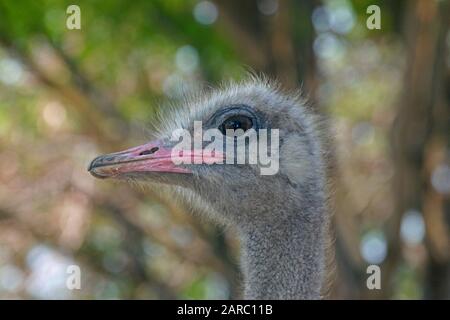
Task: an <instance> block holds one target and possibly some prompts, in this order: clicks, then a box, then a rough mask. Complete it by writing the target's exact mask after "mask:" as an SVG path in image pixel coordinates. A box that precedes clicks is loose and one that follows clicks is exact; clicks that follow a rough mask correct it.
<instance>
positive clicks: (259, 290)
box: [239, 214, 325, 299]
mask: <svg viewBox="0 0 450 320" xmlns="http://www.w3.org/2000/svg"><path fill="white" fill-rule="evenodd" d="M239 232H240V236H241V246H242V249H241V250H242V257H241V264H242V269H243V273H244V278H245V279H244V280H245V298H246V299H319V298H320V291H321V285H322V282H323V274H324V255H325V254H324V251H325V250H324V240H323V221H321V219H315V221H307V220H305V217H302V216H301V215H299V214H291V215H288V217H286V219H283V220H281V221H279V220H278V221H275V220H274V221H273V223H271V224H270V225H269V224H264V225H257V224H255V225H252V226H251V227H247V228H245V229H241V230H240V231H239Z"/></svg>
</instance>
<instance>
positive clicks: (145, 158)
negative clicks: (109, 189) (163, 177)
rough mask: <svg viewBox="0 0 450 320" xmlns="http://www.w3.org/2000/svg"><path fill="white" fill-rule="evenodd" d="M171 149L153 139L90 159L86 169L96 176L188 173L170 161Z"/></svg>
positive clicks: (112, 176) (188, 171)
mask: <svg viewBox="0 0 450 320" xmlns="http://www.w3.org/2000/svg"><path fill="white" fill-rule="evenodd" d="M171 154H172V149H171V148H167V147H164V146H163V145H162V143H161V142H159V141H155V142H150V143H146V144H143V145H141V146H138V147H134V148H131V149H127V150H125V151H121V152H115V153H110V154H106V155H102V156H99V157H97V158H95V159H94V160H92V162H91V164H90V165H89V168H88V171H89V172H90V173H91V174H92V175H93V176H94V177H96V178H114V177H117V176H119V175H122V174H126V173H136V172H173V173H190V172H191V171H190V170H188V169H186V168H182V167H179V166H177V165H175V164H174V162H173V161H172V156H171Z"/></svg>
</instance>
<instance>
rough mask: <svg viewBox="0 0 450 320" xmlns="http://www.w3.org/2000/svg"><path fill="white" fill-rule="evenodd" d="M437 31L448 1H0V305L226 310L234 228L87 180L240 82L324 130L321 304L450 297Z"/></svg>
mask: <svg viewBox="0 0 450 320" xmlns="http://www.w3.org/2000/svg"><path fill="white" fill-rule="evenodd" d="M70 4H77V5H79V6H80V9H81V30H68V29H67V28H66V18H67V16H68V15H67V14H66V9H67V7H68V6H69V5H70ZM373 4H376V5H378V6H379V7H380V9H381V30H369V29H368V28H367V27H366V20H367V18H368V17H369V15H368V14H367V13H366V9H367V7H368V6H369V5H373ZM449 22H450V3H449V1H448V0H441V1H436V0H398V1H388V0H385V1H381V0H359V1H358V0H353V1H350V0H323V1H320V0H309V1H300V0H297V1H295V0H286V1H285V0H244V1H241V0H220V1H219V0H217V1H195V0H153V1H143V0H136V1H50V0H43V1H31V0H30V1H8V0H1V1H0V298H50V299H56V298H58V299H66V298H67V299H74V298H80V299H109V298H151V299H159V298H188V299H199V298H202V299H203V298H211V299H215V298H237V297H240V287H239V281H238V279H239V277H240V275H239V270H238V265H237V262H236V261H237V254H238V252H237V251H238V243H237V242H236V240H235V235H234V234H233V231H232V230H227V231H224V230H222V229H220V228H218V227H216V226H213V225H211V224H208V223H204V222H203V221H201V220H199V219H197V218H196V217H195V215H190V214H187V213H186V212H184V209H183V208H182V207H181V206H180V205H177V204H176V203H173V202H172V201H170V200H167V199H165V198H164V197H161V196H159V195H158V193H157V192H155V191H154V190H151V189H148V190H141V189H138V188H133V187H132V186H129V185H127V184H125V183H114V182H112V181H99V180H96V179H94V178H92V177H91V176H90V175H89V174H88V173H87V171H86V168H87V165H88V163H89V161H90V160H91V159H92V158H93V157H94V156H96V155H98V154H102V153H107V152H112V151H117V150H121V149H123V148H126V147H130V146H133V145H136V144H137V143H141V142H144V141H145V140H146V136H147V134H146V130H147V123H148V122H149V121H150V120H151V119H152V118H153V117H154V114H155V110H157V109H158V108H161V106H163V105H164V103H163V102H164V101H167V100H168V99H170V100H172V101H177V99H179V97H180V92H182V91H183V90H186V89H188V90H190V89H195V88H196V87H199V86H202V85H217V84H219V83H220V82H221V81H222V80H228V79H237V80H238V79H242V78H244V77H245V75H246V73H247V72H248V71H249V70H253V71H256V72H264V73H266V74H268V75H270V76H272V77H274V78H277V79H279V81H280V82H282V84H283V85H284V87H286V88H295V87H297V88H299V87H301V88H303V92H304V95H305V96H306V97H308V99H309V101H310V103H311V105H312V106H313V107H314V108H315V109H316V110H317V112H319V113H322V114H325V115H326V116H327V117H329V119H330V124H331V126H330V136H331V137H332V142H331V143H330V148H331V154H332V157H331V163H330V168H331V169H330V172H331V174H330V178H331V179H332V181H333V185H334V192H333V195H332V206H333V208H334V212H335V214H334V218H333V220H334V225H335V227H334V229H335V230H334V232H335V238H336V241H335V244H336V254H335V255H336V267H337V268H336V271H335V275H334V277H335V281H334V286H333V289H332V290H331V294H330V297H331V298H343V299H347V298H352V299H355V298H364V299H378V298H387V299H405V298H407V299H421V298H429V299H430V298H431V299H434V298H439V299H442V298H447V299H448V298H450V240H449V239H450V233H449V230H450V206H449V194H450V167H449V155H450V149H449V148H450V145H449V138H450V132H449V130H450V125H449V120H450V108H449V106H450V33H449ZM180 88H182V89H180ZM72 264H76V265H79V266H80V268H81V271H82V282H81V285H82V287H81V290H72V291H71V290H68V289H67V288H66V286H65V283H66V279H67V276H68V274H67V273H66V268H67V266H68V265H72ZM370 264H378V265H380V266H381V271H382V288H381V290H368V289H367V287H366V278H367V276H368V275H367V274H366V268H367V266H368V265H370Z"/></svg>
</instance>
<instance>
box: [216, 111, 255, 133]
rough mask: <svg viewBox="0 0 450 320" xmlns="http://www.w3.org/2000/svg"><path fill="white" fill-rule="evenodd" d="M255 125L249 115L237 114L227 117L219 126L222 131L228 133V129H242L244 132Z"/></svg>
mask: <svg viewBox="0 0 450 320" xmlns="http://www.w3.org/2000/svg"><path fill="white" fill-rule="evenodd" d="M251 127H253V121H252V119H250V118H249V117H247V116H242V115H237V116H232V117H229V118H228V119H226V120H225V121H224V122H222V124H221V125H220V126H219V130H220V132H222V134H224V135H226V130H238V129H242V130H243V131H244V132H245V131H247V130H248V129H250V128H251Z"/></svg>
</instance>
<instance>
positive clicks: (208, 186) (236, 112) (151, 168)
mask: <svg viewBox="0 0 450 320" xmlns="http://www.w3.org/2000/svg"><path fill="white" fill-rule="evenodd" d="M194 121H201V123H202V129H203V131H206V130H208V129H217V130H218V134H219V135H221V134H223V135H224V141H226V139H230V138H231V139H236V136H231V137H230V136H228V131H226V129H241V130H242V131H239V132H241V133H242V132H244V134H245V132H247V130H250V129H253V130H254V132H255V134H256V135H257V136H258V133H259V132H260V131H261V129H267V130H273V129H278V133H279V151H278V150H277V152H278V153H277V155H279V156H278V159H279V167H278V168H277V169H278V171H277V172H276V173H275V174H269V175H264V174H261V169H262V164H260V163H259V162H258V163H256V164H207V163H204V162H203V163H192V164H186V163H182V164H175V163H174V162H173V161H172V159H171V153H172V150H173V148H175V146H176V145H177V144H178V143H179V141H178V140H177V141H173V140H174V139H173V136H172V134H173V132H174V131H175V130H177V129H184V130H186V131H187V132H189V133H190V134H191V136H194V134H195V132H194V131H195V130H194ZM317 127H318V126H317V120H316V116H314V115H313V114H312V113H311V112H309V111H308V109H307V107H306V106H305V103H304V101H303V100H302V99H300V98H299V95H297V94H286V93H283V92H282V91H281V90H280V89H279V87H278V85H276V84H274V83H271V82H269V81H267V80H261V79H251V80H249V81H245V82H242V83H238V84H230V85H228V86H225V87H224V88H222V89H218V90H212V91H210V92H202V93H199V94H196V95H195V96H192V97H191V98H189V99H188V100H187V101H185V103H184V104H183V105H182V106H179V108H176V109H174V110H171V112H169V113H167V115H163V116H161V117H160V120H159V123H158V130H157V135H156V139H154V140H152V141H151V142H148V143H146V144H144V145H141V146H138V147H135V148H131V149H128V150H125V151H122V152H117V153H112V154H107V155H103V156H100V157H97V158H96V159H94V160H93V161H92V163H91V164H90V167H89V171H90V172H91V174H92V175H94V176H95V177H98V178H110V177H114V178H119V179H121V178H122V179H133V180H142V181H144V182H145V181H147V182H150V183H161V184H166V185H172V186H174V187H175V188H173V189H174V190H175V191H176V192H178V193H180V194H182V195H183V196H185V197H186V198H188V199H194V198H195V199H197V200H198V199H200V201H201V202H202V204H204V206H205V207H206V208H208V209H207V210H206V211H207V212H208V213H209V215H210V216H211V217H212V218H213V219H214V220H216V221H220V222H224V223H226V224H227V225H231V226H233V227H236V228H237V229H238V231H239V233H240V234H241V235H242V239H241V240H242V241H243V242H245V243H247V245H246V247H244V255H246V257H244V259H245V261H243V264H244V269H245V268H246V266H247V268H249V269H250V268H252V266H251V264H252V262H250V261H251V260H252V258H254V259H255V263H256V264H258V262H257V260H258V259H259V258H258V257H255V255H257V254H258V253H257V252H258V251H271V250H272V249H273V248H274V243H275V244H277V243H278V242H282V241H284V240H281V238H279V237H280V236H282V235H283V234H288V235H292V236H293V237H295V238H298V240H299V241H301V242H303V243H302V244H299V245H300V247H298V248H297V247H295V248H294V247H293V245H292V241H291V239H286V241H287V243H286V244H285V245H286V247H285V249H287V250H303V251H305V250H311V251H313V252H310V253H308V252H303V254H309V256H313V257H316V256H317V259H315V260H314V261H313V262H311V261H308V262H306V261H303V262H302V261H298V263H304V264H305V263H306V264H308V266H307V267H308V270H310V272H311V278H312V280H311V281H312V283H313V284H309V285H307V286H306V287H307V288H300V287H298V288H297V287H296V288H289V289H288V288H287V287H284V288H281V289H280V288H279V289H276V288H273V289H267V288H265V289H264V288H257V286H256V285H253V288H249V289H246V296H247V297H253V298H261V297H278V298H283V297H313V298H315V297H318V295H319V288H320V282H321V270H322V261H321V257H322V250H321V248H320V249H319V250H317V248H316V246H317V243H320V242H321V241H319V240H321V233H322V231H321V230H322V227H321V226H322V225H323V224H324V223H325V218H326V215H325V214H324V212H325V203H324V202H325V201H324V199H325V185H324V184H325V175H324V171H325V170H324V165H323V156H322V149H321V144H320V140H321V139H320V137H319V131H318V129H317ZM236 132H238V131H236ZM269 140H270V139H269ZM198 147H200V149H202V148H204V147H205V144H202V145H201V146H197V148H198ZM268 149H270V147H269V148H268ZM245 150H246V151H245V152H247V153H248V149H245ZM191 151H192V153H190V154H189V156H191V157H192V158H195V154H196V153H195V152H196V151H198V152H199V153H197V154H200V155H201V154H202V153H201V152H202V151H201V150H195V146H194V150H191ZM188 153H189V152H188ZM236 156H237V154H235V157H236ZM194 162H195V161H194ZM277 165H278V164H277ZM191 195H195V197H191ZM197 200H196V201H197ZM294 228H295V229H294ZM291 229H293V230H291ZM297 229H301V232H302V233H301V234H299V235H297V234H296V232H297V231H296V230H297ZM308 230H309V231H308ZM314 233H316V234H317V235H318V237H319V239H316V237H314V236H313V238H314V239H312V241H313V242H316V243H315V244H314V245H313V244H311V246H312V248H305V246H307V243H309V241H307V240H311V239H306V238H305V237H306V236H308V237H310V236H311V234H314ZM260 237H262V238H260ZM277 237H278V238H277ZM252 239H253V240H255V241H256V243H253V240H252ZM264 243H266V244H264ZM288 243H289V244H288ZM266 245H267V246H268V247H266ZM259 246H261V248H259ZM276 250H278V251H280V250H283V244H282V245H281V247H277V248H276ZM255 251H256V253H255ZM265 253H267V254H271V253H270V252H265ZM272 254H275V255H277V253H275V252H274V253H272ZM298 254H299V255H302V253H301V252H299V253H298ZM260 258H261V259H263V257H260ZM272 259H273V258H272ZM280 259H281V258H280ZM293 259H294V260H295V259H296V257H294V258H293ZM291 260H292V259H291ZM273 263H275V264H276V261H274V262H273ZM285 263H289V264H292V263H296V262H295V261H286V262H285ZM267 264H268V263H267V262H265V265H266V266H267ZM267 268H273V271H274V272H275V270H276V269H277V268H276V266H273V267H270V266H267ZM295 272H300V271H299V270H292V273H293V274H292V277H298V275H295V274H294V273H295ZM244 273H247V280H248V281H252V280H251V278H252V275H251V270H248V272H246V271H245V270H244ZM300 273H301V272H300ZM260 274H261V273H260ZM268 277H270V275H268ZM288 278H289V277H288ZM259 280H261V279H259ZM255 281H257V279H255ZM264 281H269V280H268V279H265V280H264ZM289 281H293V280H292V279H287V280H286V286H289V285H290V284H288V283H287V282H289ZM302 281H303V282H305V280H302ZM260 282H261V281H260ZM297 282H299V281H297ZM300 282H301V281H300ZM267 285H269V284H267ZM277 285H278V284H273V286H275V287H276V286H277ZM298 286H300V283H298ZM267 290H269V291H267ZM270 290H274V291H273V293H270V292H271V291H270ZM299 291H302V293H298V292H299ZM303 291H305V292H306V291H308V293H305V292H303Z"/></svg>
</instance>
